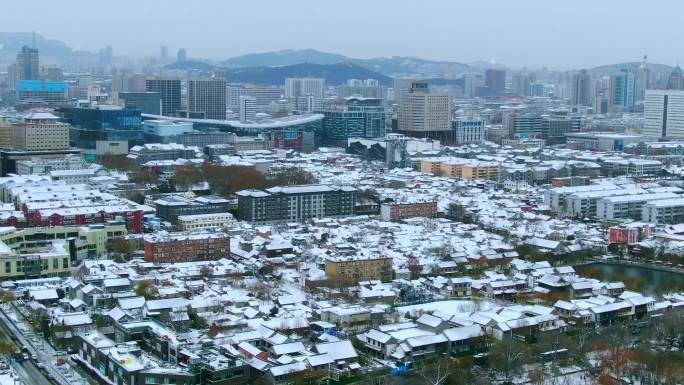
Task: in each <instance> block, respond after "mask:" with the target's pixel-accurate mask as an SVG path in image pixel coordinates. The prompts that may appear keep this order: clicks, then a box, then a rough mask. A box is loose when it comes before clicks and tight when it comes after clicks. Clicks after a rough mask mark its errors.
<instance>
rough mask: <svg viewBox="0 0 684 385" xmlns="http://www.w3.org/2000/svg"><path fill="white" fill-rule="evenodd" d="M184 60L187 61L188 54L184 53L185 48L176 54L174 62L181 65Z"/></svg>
mask: <svg viewBox="0 0 684 385" xmlns="http://www.w3.org/2000/svg"><path fill="white" fill-rule="evenodd" d="M186 60H188V53H187V52H186V51H185V48H181V49H179V50H178V53H177V54H176V61H177V62H179V63H182V62H184V61H186Z"/></svg>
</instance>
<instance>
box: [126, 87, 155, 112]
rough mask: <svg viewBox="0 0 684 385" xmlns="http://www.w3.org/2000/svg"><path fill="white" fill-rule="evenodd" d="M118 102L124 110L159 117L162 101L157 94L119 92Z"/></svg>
mask: <svg viewBox="0 0 684 385" xmlns="http://www.w3.org/2000/svg"><path fill="white" fill-rule="evenodd" d="M119 100H120V101H121V102H122V104H123V105H124V107H125V108H127V109H134V110H138V111H140V112H141V113H143V114H150V115H161V108H162V101H161V95H160V94H159V93H158V92H119Z"/></svg>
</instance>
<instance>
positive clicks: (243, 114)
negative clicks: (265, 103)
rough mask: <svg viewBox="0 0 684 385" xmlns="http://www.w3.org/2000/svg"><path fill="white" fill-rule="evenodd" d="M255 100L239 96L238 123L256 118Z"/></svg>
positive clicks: (250, 97)
mask: <svg viewBox="0 0 684 385" xmlns="http://www.w3.org/2000/svg"><path fill="white" fill-rule="evenodd" d="M256 109H257V107H256V98H254V97H252V96H240V121H241V122H249V121H254V120H255V118H256Z"/></svg>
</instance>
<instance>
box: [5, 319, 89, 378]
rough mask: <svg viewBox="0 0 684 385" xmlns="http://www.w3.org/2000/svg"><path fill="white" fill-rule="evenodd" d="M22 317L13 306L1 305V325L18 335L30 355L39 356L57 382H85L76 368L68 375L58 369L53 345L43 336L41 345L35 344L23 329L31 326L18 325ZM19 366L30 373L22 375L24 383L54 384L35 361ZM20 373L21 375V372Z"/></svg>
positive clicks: (21, 344) (19, 341)
mask: <svg viewBox="0 0 684 385" xmlns="http://www.w3.org/2000/svg"><path fill="white" fill-rule="evenodd" d="M20 317H21V315H19V314H18V313H17V312H14V311H13V310H12V309H11V308H5V306H0V327H2V328H3V329H5V330H6V331H7V332H8V333H9V335H14V336H16V337H17V339H18V344H19V345H20V346H22V347H25V348H26V349H27V350H28V352H29V354H30V355H35V356H36V357H37V361H38V362H40V363H42V364H43V365H44V367H45V370H46V371H47V372H48V373H50V374H51V375H52V377H53V378H54V381H55V382H56V383H58V384H60V385H75V384H79V385H80V384H83V383H85V381H84V380H83V379H82V377H81V376H80V375H79V374H78V373H76V372H75V371H74V370H70V371H69V373H70V374H69V376H68V377H67V376H66V375H65V374H64V373H62V371H61V370H58V369H57V368H56V367H55V365H54V361H55V356H54V353H55V351H54V349H53V348H52V346H51V345H50V344H49V343H45V341H44V340H43V339H42V337H39V338H40V340H39V341H40V342H41V343H40V345H37V344H36V345H34V344H33V342H32V341H31V340H29V338H27V336H26V335H25V334H24V332H23V331H22V329H23V330H30V329H29V327H27V326H25V325H22V326H23V327H22V328H19V326H18V325H19V324H21V321H20ZM17 366H21V368H23V369H24V375H28V377H24V376H22V378H23V379H24V383H26V384H34V383H37V382H40V383H43V381H44V383H45V384H52V381H50V380H48V379H47V378H46V377H45V375H44V374H43V372H42V371H40V370H38V368H37V367H36V366H35V364H34V363H33V362H24V363H22V364H21V365H17ZM17 372H19V370H17ZM19 374H20V375H21V373H19Z"/></svg>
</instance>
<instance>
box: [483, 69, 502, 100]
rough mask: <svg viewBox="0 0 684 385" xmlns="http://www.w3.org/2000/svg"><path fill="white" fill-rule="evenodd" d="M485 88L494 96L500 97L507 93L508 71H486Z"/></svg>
mask: <svg viewBox="0 0 684 385" xmlns="http://www.w3.org/2000/svg"><path fill="white" fill-rule="evenodd" d="M485 86H486V87H487V88H489V90H490V91H491V92H492V94H494V95H499V94H502V93H504V91H506V71H504V70H494V69H489V70H487V71H485Z"/></svg>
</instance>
